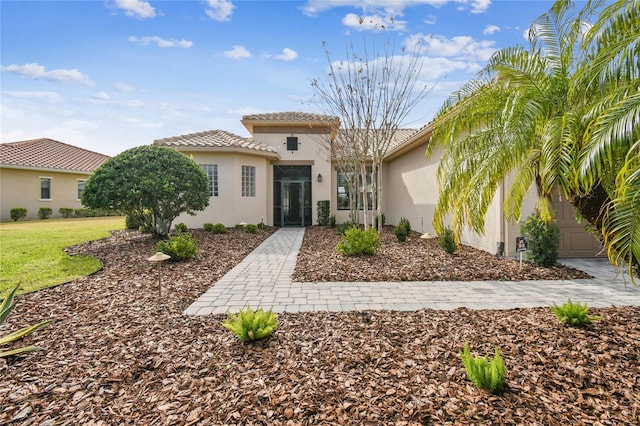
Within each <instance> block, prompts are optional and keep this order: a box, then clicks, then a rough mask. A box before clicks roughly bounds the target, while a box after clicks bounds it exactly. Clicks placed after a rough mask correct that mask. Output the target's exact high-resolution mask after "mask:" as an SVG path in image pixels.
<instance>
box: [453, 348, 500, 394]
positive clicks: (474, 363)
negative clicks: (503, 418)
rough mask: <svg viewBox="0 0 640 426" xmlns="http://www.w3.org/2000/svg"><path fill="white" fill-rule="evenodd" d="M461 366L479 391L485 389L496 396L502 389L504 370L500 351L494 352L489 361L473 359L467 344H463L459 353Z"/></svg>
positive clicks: (482, 358) (484, 358)
mask: <svg viewBox="0 0 640 426" xmlns="http://www.w3.org/2000/svg"><path fill="white" fill-rule="evenodd" d="M460 358H461V359H462V364H463V365H464V369H465V371H466V372H467V377H469V379H470V380H471V382H473V384H474V385H475V386H476V387H478V388H480V389H487V390H488V391H489V392H491V393H493V394H498V393H500V392H501V391H502V389H503V388H504V383H505V375H506V369H505V366H504V361H503V360H502V357H501V356H500V350H499V349H498V347H497V346H496V351H495V354H494V356H493V359H492V360H491V361H488V360H487V358H486V357H483V356H480V357H473V356H472V355H471V353H470V351H469V343H465V345H464V350H463V351H460Z"/></svg>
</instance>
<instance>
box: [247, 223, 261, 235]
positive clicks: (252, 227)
mask: <svg viewBox="0 0 640 426" xmlns="http://www.w3.org/2000/svg"><path fill="white" fill-rule="evenodd" d="M244 232H246V233H248V234H255V233H256V232H258V225H254V224H252V223H250V224H248V225H247V226H245V227H244Z"/></svg>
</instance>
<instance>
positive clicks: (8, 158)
mask: <svg viewBox="0 0 640 426" xmlns="http://www.w3.org/2000/svg"><path fill="white" fill-rule="evenodd" d="M107 159H109V156H108V155H104V154H99V153H97V152H93V151H89V150H87V149H83V148H78V147H77V146H73V145H69V144H66V143H64V142H59V141H56V140H53V139H47V138H41V139H31V140H27V141H18V142H8V143H3V144H0V166H13V167H25V168H35V169H57V170H68V171H76V172H93V171H94V170H95V169H97V168H98V167H99V166H100V165H101V164H102V163H104V162H105V161H106V160H107Z"/></svg>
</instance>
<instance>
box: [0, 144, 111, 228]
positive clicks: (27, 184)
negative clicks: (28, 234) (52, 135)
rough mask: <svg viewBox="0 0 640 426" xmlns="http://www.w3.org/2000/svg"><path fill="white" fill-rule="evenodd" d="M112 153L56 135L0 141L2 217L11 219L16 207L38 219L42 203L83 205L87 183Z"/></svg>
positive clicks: (55, 213)
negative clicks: (52, 137) (96, 150)
mask: <svg viewBox="0 0 640 426" xmlns="http://www.w3.org/2000/svg"><path fill="white" fill-rule="evenodd" d="M108 158H109V157H108V156H106V155H103V154H99V153H97V152H93V151H89V150H86V149H82V148H78V147H76V146H73V145H69V144H66V143H63V142H58V141H56V140H53V139H46V138H43V139H33V140H27V141H19V142H10V143H3V144H0V220H3V221H5V220H10V219H11V217H10V211H11V209H12V208H14V207H23V208H26V209H27V211H28V214H27V219H37V218H38V210H39V209H40V207H49V208H51V210H52V212H53V214H52V217H56V216H60V214H59V213H58V209H60V208H72V209H79V208H81V207H82V204H81V202H80V196H81V194H82V189H83V188H84V184H85V182H86V181H87V179H88V178H89V176H91V173H93V171H94V170H96V169H97V168H98V167H99V166H100V165H101V164H102V163H103V162H104V161H106V160H107V159H108Z"/></svg>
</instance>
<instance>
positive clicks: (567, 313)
mask: <svg viewBox="0 0 640 426" xmlns="http://www.w3.org/2000/svg"><path fill="white" fill-rule="evenodd" d="M551 311H552V312H553V313H554V314H556V317H558V319H559V320H560V321H561V322H562V323H564V324H566V325H569V326H571V327H582V326H584V325H586V324H589V323H590V322H591V321H596V320H599V319H600V317H599V316H597V315H593V316H591V315H589V308H588V307H587V304H586V303H585V304H584V305H581V304H580V303H573V302H571V299H569V300H568V301H567V302H565V303H563V304H562V306H558V305H556V304H555V303H554V304H553V306H552V307H551Z"/></svg>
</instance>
